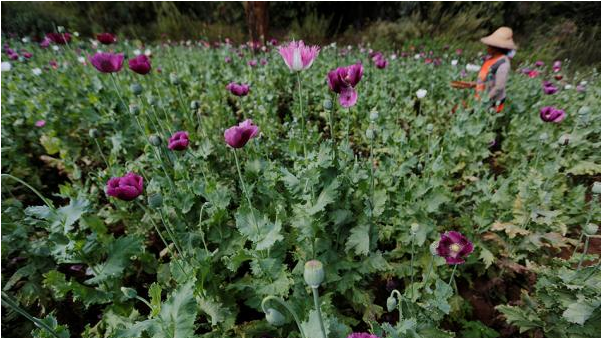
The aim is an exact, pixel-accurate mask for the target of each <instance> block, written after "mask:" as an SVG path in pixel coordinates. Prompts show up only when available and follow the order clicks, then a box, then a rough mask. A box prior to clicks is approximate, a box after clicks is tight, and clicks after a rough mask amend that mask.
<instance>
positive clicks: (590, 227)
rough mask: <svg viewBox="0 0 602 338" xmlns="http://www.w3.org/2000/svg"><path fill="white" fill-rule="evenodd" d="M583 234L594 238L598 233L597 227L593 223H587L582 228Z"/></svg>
mask: <svg viewBox="0 0 602 338" xmlns="http://www.w3.org/2000/svg"><path fill="white" fill-rule="evenodd" d="M583 232H585V233H586V234H588V235H589V236H595V235H596V234H597V233H598V225H597V224H594V223H589V224H587V225H586V226H584V227H583Z"/></svg>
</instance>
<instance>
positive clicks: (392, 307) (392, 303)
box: [387, 296, 397, 312]
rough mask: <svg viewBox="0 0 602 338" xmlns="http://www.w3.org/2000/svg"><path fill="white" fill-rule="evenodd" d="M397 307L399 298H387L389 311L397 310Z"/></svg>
mask: <svg viewBox="0 0 602 338" xmlns="http://www.w3.org/2000/svg"><path fill="white" fill-rule="evenodd" d="M396 307H397V299H395V297H393V296H389V298H387V311H389V312H391V311H393V310H395V308H396Z"/></svg>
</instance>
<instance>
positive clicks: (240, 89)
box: [226, 82, 249, 96]
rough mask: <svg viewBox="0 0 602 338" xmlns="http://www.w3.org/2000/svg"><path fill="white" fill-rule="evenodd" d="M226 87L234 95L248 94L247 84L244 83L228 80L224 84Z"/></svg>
mask: <svg viewBox="0 0 602 338" xmlns="http://www.w3.org/2000/svg"><path fill="white" fill-rule="evenodd" d="M226 89H227V90H229V91H230V93H232V94H234V95H236V96H247V94H249V85H248V84H246V83H241V84H238V83H236V82H230V83H229V84H228V85H227V86H226Z"/></svg>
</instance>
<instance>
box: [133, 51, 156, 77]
mask: <svg viewBox="0 0 602 338" xmlns="http://www.w3.org/2000/svg"><path fill="white" fill-rule="evenodd" d="M128 66H129V67H130V69H131V70H132V71H134V72H136V73H138V74H140V75H146V74H148V73H149V72H150V71H151V62H150V59H149V58H148V57H147V56H146V55H144V54H140V55H138V56H136V57H135V58H133V59H130V60H129V61H128Z"/></svg>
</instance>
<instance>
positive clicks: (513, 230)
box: [491, 221, 530, 238]
mask: <svg viewBox="0 0 602 338" xmlns="http://www.w3.org/2000/svg"><path fill="white" fill-rule="evenodd" d="M491 230H493V231H504V232H506V234H507V235H508V237H510V238H514V237H516V235H521V236H526V235H528V234H530V232H529V230H527V229H523V228H521V227H518V226H516V225H514V224H513V223H510V222H499V221H498V222H495V223H493V225H492V226H491Z"/></svg>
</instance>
